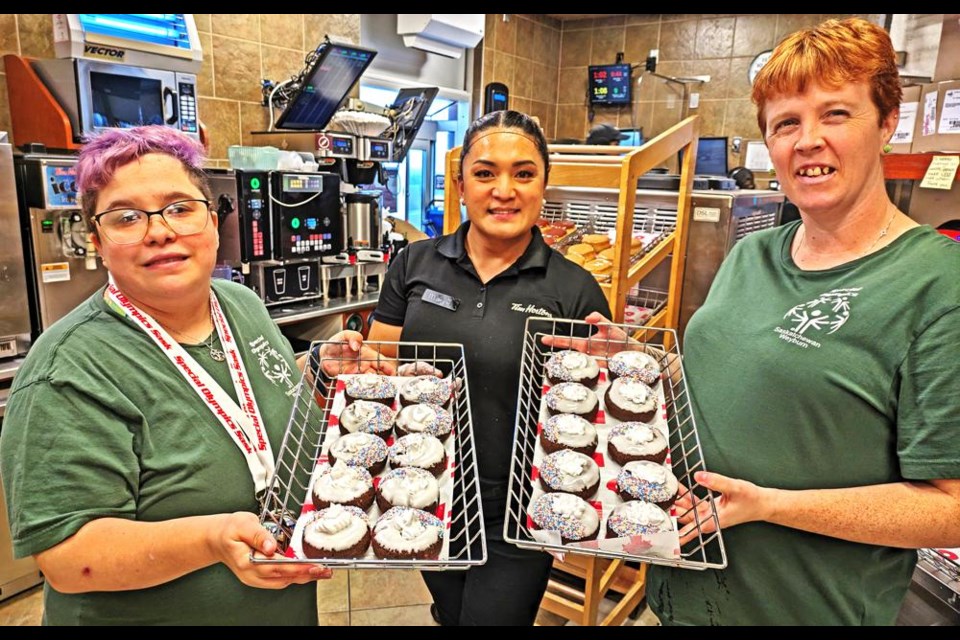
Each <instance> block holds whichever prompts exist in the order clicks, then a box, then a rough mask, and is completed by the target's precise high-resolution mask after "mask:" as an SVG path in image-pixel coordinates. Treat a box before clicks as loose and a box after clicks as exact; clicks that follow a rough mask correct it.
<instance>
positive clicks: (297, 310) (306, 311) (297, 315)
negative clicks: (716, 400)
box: [269, 293, 380, 327]
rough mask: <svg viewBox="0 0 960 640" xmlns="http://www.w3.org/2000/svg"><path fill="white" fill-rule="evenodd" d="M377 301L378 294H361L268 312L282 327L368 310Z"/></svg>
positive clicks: (292, 305)
mask: <svg viewBox="0 0 960 640" xmlns="http://www.w3.org/2000/svg"><path fill="white" fill-rule="evenodd" d="M379 299H380V295H379V293H362V294H360V295H359V296H353V297H350V298H330V299H329V300H311V301H309V302H301V303H297V304H287V305H278V306H276V307H270V308H269V311H270V317H271V318H273V321H274V322H276V323H277V324H278V325H279V326H281V327H282V326H284V325H288V324H296V323H297V322H303V321H304V320H312V319H314V318H323V317H325V316H332V315H336V314H338V313H348V312H350V311H356V310H358V309H370V308H373V307H375V306H377V301H378V300H379Z"/></svg>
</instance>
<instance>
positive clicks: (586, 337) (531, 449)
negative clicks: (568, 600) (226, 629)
mask: <svg viewBox="0 0 960 640" xmlns="http://www.w3.org/2000/svg"><path fill="white" fill-rule="evenodd" d="M600 326H605V327H610V328H616V329H620V330H621V331H622V332H623V334H624V336H625V337H624V338H622V339H616V340H615V339H612V338H606V339H600V338H596V337H591V336H593V335H594V334H595V333H596V329H595V326H594V325H589V324H587V323H585V322H582V321H578V320H558V319H552V318H530V319H529V320H527V326H526V334H525V337H524V344H523V357H522V361H521V365H520V390H519V393H518V398H517V425H516V431H515V433H514V442H513V463H512V466H511V470H510V484H509V490H508V497H507V516H506V522H505V523H504V532H503V537H504V539H505V540H507V541H509V542H512V543H513V544H515V545H517V546H518V547H522V548H527V549H539V550H544V551H554V552H561V553H563V552H570V553H582V554H589V555H595V556H602V557H607V558H620V559H625V560H634V561H643V562H649V563H652V564H662V565H668V566H673V567H683V568H688V569H698V570H704V569H709V568H713V569H722V568H724V567H726V566H727V558H726V551H725V549H724V546H723V538H722V535H721V533H720V531H719V527H718V526H717V525H718V523H719V521H718V518H717V511H716V505H715V503H714V498H713V495H712V494H711V492H710V491H708V490H707V489H706V488H705V487H702V486H700V485H699V484H698V483H697V482H696V481H695V480H694V477H693V476H694V473H695V472H696V471H704V470H705V469H706V467H705V466H704V461H703V456H702V450H701V448H700V441H699V438H698V436H697V429H696V425H695V424H694V417H693V412H692V410H691V405H690V395H689V392H688V389H687V385H686V381H685V377H684V373H683V367H682V365H681V362H680V352H679V350H678V348H677V336H676V333H675V332H674V331H673V330H670V329H658V328H652V327H640V326H634V325H622V324H606V325H600ZM547 336H552V337H555V338H566V339H567V340H566V342H572V345H570V346H567V347H563V345H560V346H556V347H550V346H547V345H545V344H544V341H543V339H544V338H545V337H547ZM638 343H639V344H638ZM628 347H629V349H630V350H634V351H635V350H640V349H642V350H644V351H646V352H647V353H649V354H650V355H652V356H654V357H655V358H656V359H657V360H658V362H659V364H660V367H661V370H662V371H663V374H662V376H661V385H662V388H663V396H664V408H665V413H666V424H667V431H668V433H669V437H668V440H669V458H668V460H670V463H671V465H672V470H673V473H674V475H675V476H676V477H677V479H678V481H679V482H680V484H681V485H682V486H685V487H687V488H688V489H690V491H691V497H692V500H693V506H692V507H691V509H690V511H689V513H688V512H686V511H683V512H678V513H676V515H677V516H678V518H686V517H692V522H693V523H694V529H695V531H694V533H695V535H694V537H693V538H692V539H691V540H689V541H688V542H687V543H686V544H684V545H682V546H681V547H680V550H679V555H678V556H677V557H673V558H665V557H659V556H654V555H643V554H642V552H641V553H639V555H638V554H637V553H633V552H632V550H631V553H626V552H618V551H611V550H609V549H599V548H598V549H593V548H584V547H581V546H574V547H571V546H565V545H561V544H548V543H544V542H542V541H541V540H538V539H537V538H535V537H534V536H533V535H531V529H530V528H529V525H528V520H527V513H528V507H529V505H530V503H531V501H532V499H533V497H534V493H535V487H534V482H533V474H532V469H533V465H534V456H535V454H536V453H537V447H538V446H539V445H538V430H539V421H540V416H541V404H542V389H543V385H544V365H545V362H546V360H547V359H549V357H550V355H551V354H552V353H553V352H554V351H555V350H556V349H558V348H576V349H578V350H580V351H587V352H588V353H592V354H595V355H596V354H601V353H602V354H606V355H607V356H609V355H612V354H614V353H616V352H619V351H624V350H626V349H627V348H628ZM599 359H600V362H601V365H605V362H606V361H605V359H603V357H599ZM598 431H599V429H598ZM601 444H602V442H601ZM597 451H598V452H600V451H601V449H600V447H599V446H598V448H597ZM675 509H678V510H679V508H677V507H675ZM710 521H712V524H713V525H714V530H713V531H710V532H706V531H704V525H705V524H707V523H708V522H710ZM601 531H602V530H601Z"/></svg>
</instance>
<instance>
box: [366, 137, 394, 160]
mask: <svg viewBox="0 0 960 640" xmlns="http://www.w3.org/2000/svg"><path fill="white" fill-rule="evenodd" d="M370 157H371V158H375V159H377V160H388V159H389V158H390V145H389V144H387V143H386V142H377V141H375V140H371V141H370Z"/></svg>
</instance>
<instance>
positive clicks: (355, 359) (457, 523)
mask: <svg viewBox="0 0 960 640" xmlns="http://www.w3.org/2000/svg"><path fill="white" fill-rule="evenodd" d="M364 345H365V346H366V347H370V349H369V350H368V349H364V351H363V354H362V355H357V354H353V355H339V352H340V351H341V350H340V346H341V343H337V342H328V341H323V342H314V343H313V345H311V346H312V347H317V346H319V347H320V348H319V349H316V348H311V350H310V354H311V355H310V358H309V362H308V365H307V366H306V367H305V371H304V374H303V376H301V379H300V382H299V384H298V385H297V387H296V388H295V390H294V392H295V399H294V407H293V411H292V413H291V415H290V421H289V424H288V425H287V430H286V433H285V434H284V437H283V442H282V444H281V446H280V451H279V454H278V455H277V463H276V474H275V475H274V477H273V480H272V481H271V483H270V486H269V488H268V490H267V493H266V496H265V499H264V506H263V510H262V512H261V515H260V522H261V524H263V525H264V526H266V527H267V528H268V529H270V530H271V531H273V532H274V535H275V536H276V537H277V539H278V541H279V542H280V544H281V548H282V549H283V550H284V551H285V552H286V555H285V556H284V557H275V558H271V559H264V558H254V561H257V562H274V563H282V562H315V563H318V564H323V565H328V566H339V567H348V568H356V569H365V568H377V569H383V568H416V569H425V570H447V569H467V568H469V567H471V566H474V565H480V564H483V563H484V562H486V559H487V543H486V536H485V534H484V528H483V509H482V507H481V503H480V480H479V475H478V473H477V460H476V454H475V450H474V438H473V425H472V423H471V419H470V415H471V414H470V394H469V389H468V382H467V370H466V366H465V363H464V355H463V346H462V345H459V344H439V343H414V342H365V343H364ZM325 347H331V348H330V349H328V348H325ZM328 352H332V353H335V354H337V355H331V356H327V355H324V356H321V357H319V358H318V356H317V355H315V354H317V353H323V354H326V353H328ZM388 353H396V354H397V357H396V358H390V357H388V356H386V355H383V354H388ZM387 363H389V364H392V365H394V366H397V367H401V366H403V365H405V364H408V363H409V364H412V363H426V364H427V365H430V366H432V367H435V368H436V369H439V370H440V371H441V372H442V373H443V375H444V376H445V377H446V376H451V377H452V378H451V379H454V380H458V381H460V382H459V384H460V385H461V386H458V389H457V391H456V393H455V395H454V399H453V401H452V402H451V405H450V409H449V410H450V414H451V415H452V417H453V425H454V429H453V436H452V442H453V456H454V460H453V462H454V465H455V467H454V473H453V490H452V496H451V500H450V504H449V509H448V513H447V515H446V518H447V520H446V522H447V530H446V536H447V543H446V548H447V551H446V554H445V557H444V555H441V557H440V559H438V560H386V559H385V560H381V559H362V558H361V559H329V558H324V559H318V560H312V559H305V558H301V557H296V555H295V554H293V552H292V549H291V548H290V544H289V543H290V542H291V541H292V539H293V536H294V530H295V527H296V521H297V519H298V518H299V517H300V516H301V514H302V513H305V512H306V511H309V510H310V509H311V508H312V505H311V504H310V498H309V496H310V482H311V478H312V476H313V470H314V467H315V466H316V464H317V460H318V458H319V456H320V455H321V449H322V447H323V444H324V440H325V438H326V435H327V430H328V427H329V426H330V422H331V418H332V414H331V410H332V409H333V405H334V400H335V397H336V394H337V378H335V377H334V378H330V377H328V376H325V375H315V374H314V373H313V372H315V371H327V372H341V373H353V372H357V371H364V370H368V369H371V368H373V369H378V370H379V369H380V368H381V365H384V364H387Z"/></svg>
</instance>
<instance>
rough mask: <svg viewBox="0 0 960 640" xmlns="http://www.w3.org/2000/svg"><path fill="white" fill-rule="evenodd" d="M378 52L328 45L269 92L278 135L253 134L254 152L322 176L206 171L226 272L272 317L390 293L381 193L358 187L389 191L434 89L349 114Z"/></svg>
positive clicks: (357, 107)
mask: <svg viewBox="0 0 960 640" xmlns="http://www.w3.org/2000/svg"><path fill="white" fill-rule="evenodd" d="M376 53H377V52H376V51H374V50H371V49H365V48H363V47H358V46H355V45H352V44H345V43H337V42H334V41H331V40H330V39H329V38H327V39H325V40H324V42H322V43H321V44H320V45H319V46H318V47H317V48H316V50H315V51H313V52H311V53H310V54H309V55H308V56H307V59H306V63H305V66H304V68H303V70H301V72H300V73H299V74H298V75H297V76H294V77H292V78H291V79H290V80H287V81H285V82H281V83H279V84H277V85H273V84H272V83H269V82H267V83H264V104H265V106H268V107H269V108H270V121H271V122H273V109H274V107H275V106H276V107H278V108H282V112H281V114H280V116H279V118H277V120H276V128H274V127H273V126H271V128H270V130H268V131H254V132H251V133H252V135H253V137H254V140H255V141H256V145H257V146H258V147H261V148H263V147H270V146H272V147H276V148H279V149H283V150H286V151H296V152H299V153H300V155H301V156H303V157H305V158H307V159H308V164H311V165H312V164H314V163H315V165H316V170H314V171H289V170H279V169H275V168H273V167H272V166H268V165H264V166H260V167H258V169H262V170H251V169H249V168H236V169H232V170H216V169H213V170H209V171H208V175H209V176H210V179H211V185H212V186H213V189H214V201H215V202H216V203H217V204H216V207H217V211H218V213H219V215H220V235H221V246H220V251H219V253H218V262H220V263H222V264H226V265H230V266H231V267H234V272H235V274H236V275H237V276H238V277H237V278H235V279H240V277H242V279H243V280H244V281H245V282H246V284H248V285H249V286H250V287H252V288H253V289H254V290H256V291H257V292H258V293H259V294H260V297H261V298H262V299H263V300H264V302H265V303H266V304H267V305H268V306H270V305H279V304H283V303H286V302H290V301H296V300H310V299H313V298H324V299H328V298H331V297H348V298H349V297H351V296H353V295H354V294H356V295H358V296H359V295H361V294H363V293H364V292H365V291H366V289H367V286H368V283H370V282H372V281H374V280H376V284H377V285H379V284H382V279H383V276H384V275H385V274H386V270H387V263H388V261H389V246H388V244H387V239H386V234H385V233H384V229H383V224H382V217H381V208H380V204H379V192H377V191H376V190H369V191H365V190H362V189H360V188H358V186H359V185H372V184H374V183H376V182H379V183H380V184H384V183H385V180H384V179H383V177H382V175H383V172H382V163H383V162H399V161H402V160H403V158H404V157H406V153H407V151H408V150H409V148H410V145H411V144H412V143H413V139H414V137H415V136H416V133H417V131H418V130H419V128H420V126H421V125H422V124H423V121H424V119H425V117H426V114H427V110H428V109H429V106H430V103H431V102H432V101H433V98H434V97H435V96H436V95H437V92H438V89H437V88H436V87H431V88H421V89H404V90H401V91H400V93H399V94H398V95H397V98H396V100H395V101H394V104H393V105H391V106H390V107H387V108H377V109H372V110H371V109H368V108H366V107H365V106H364V105H362V104H361V103H359V101H355V100H352V99H351V100H349V104H348V106H347V107H345V108H341V106H342V105H343V104H344V103H346V102H348V99H347V95H348V93H349V92H350V90H351V89H352V88H353V87H354V85H355V84H356V83H357V81H358V80H359V79H360V76H361V75H362V74H363V72H364V70H366V68H367V67H368V66H369V64H370V62H371V61H372V60H373V58H374V57H375V56H376ZM253 149H254V150H255V149H256V148H253ZM310 168H311V169H312V168H313V166H311V167H310ZM231 209H232V210H235V215H231V213H232V211H230V210H231Z"/></svg>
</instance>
